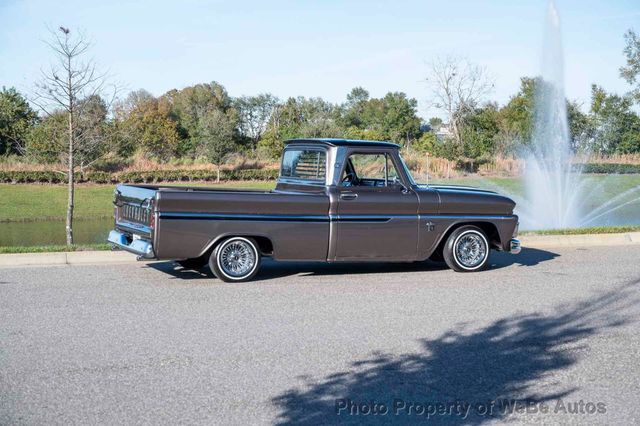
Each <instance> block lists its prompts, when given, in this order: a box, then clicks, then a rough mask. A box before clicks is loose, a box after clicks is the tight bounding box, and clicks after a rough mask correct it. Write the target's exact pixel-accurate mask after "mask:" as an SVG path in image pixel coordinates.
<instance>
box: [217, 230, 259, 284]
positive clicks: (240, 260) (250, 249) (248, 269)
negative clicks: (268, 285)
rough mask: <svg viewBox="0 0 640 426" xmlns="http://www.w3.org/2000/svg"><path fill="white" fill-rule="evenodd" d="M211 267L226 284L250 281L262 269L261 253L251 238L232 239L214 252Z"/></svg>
mask: <svg viewBox="0 0 640 426" xmlns="http://www.w3.org/2000/svg"><path fill="white" fill-rule="evenodd" d="M209 267H210V268H211V271H212V272H213V273H214V274H215V275H216V277H218V278H220V279H221V280H222V281H224V282H228V283H231V282H234V283H237V282H244V281H249V280H251V278H253V277H254V276H255V275H256V273H257V272H258V269H259V268H260V251H259V250H258V246H257V244H256V242H255V241H254V240H253V239H251V238H245V237H230V238H227V239H225V240H224V241H222V242H221V243H220V244H218V246H217V247H216V248H215V250H213V253H211V257H210V258H209Z"/></svg>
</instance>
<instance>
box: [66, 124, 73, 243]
mask: <svg viewBox="0 0 640 426" xmlns="http://www.w3.org/2000/svg"><path fill="white" fill-rule="evenodd" d="M73 166H74V164H73V114H72V113H69V158H68V168H67V177H68V184H67V185H68V194H67V222H66V228H65V229H66V233H67V245H68V246H70V245H72V244H73V199H74V195H75V194H74V192H75V188H74V176H73V168H74V167H73Z"/></svg>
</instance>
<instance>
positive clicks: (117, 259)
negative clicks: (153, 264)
mask: <svg viewBox="0 0 640 426" xmlns="http://www.w3.org/2000/svg"><path fill="white" fill-rule="evenodd" d="M134 262H136V256H135V255H134V254H131V253H127V252H124V251H74V252H61V253H16V254H0V268H2V267H5V268H7V267H9V268H10V267H13V266H37V265H91V264H95V265H99V264H110V263H134Z"/></svg>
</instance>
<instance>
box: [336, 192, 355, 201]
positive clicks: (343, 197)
mask: <svg viewBox="0 0 640 426" xmlns="http://www.w3.org/2000/svg"><path fill="white" fill-rule="evenodd" d="M356 198H358V194H354V193H353V192H343V193H342V194H340V199H341V200H355V199H356Z"/></svg>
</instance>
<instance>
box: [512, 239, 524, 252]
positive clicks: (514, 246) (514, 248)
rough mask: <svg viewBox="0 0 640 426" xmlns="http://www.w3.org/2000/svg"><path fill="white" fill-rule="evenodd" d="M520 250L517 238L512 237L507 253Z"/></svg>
mask: <svg viewBox="0 0 640 426" xmlns="http://www.w3.org/2000/svg"><path fill="white" fill-rule="evenodd" d="M520 250H522V247H520V240H519V239H517V238H512V239H511V241H510V242H509V253H513V254H518V253H520Z"/></svg>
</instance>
